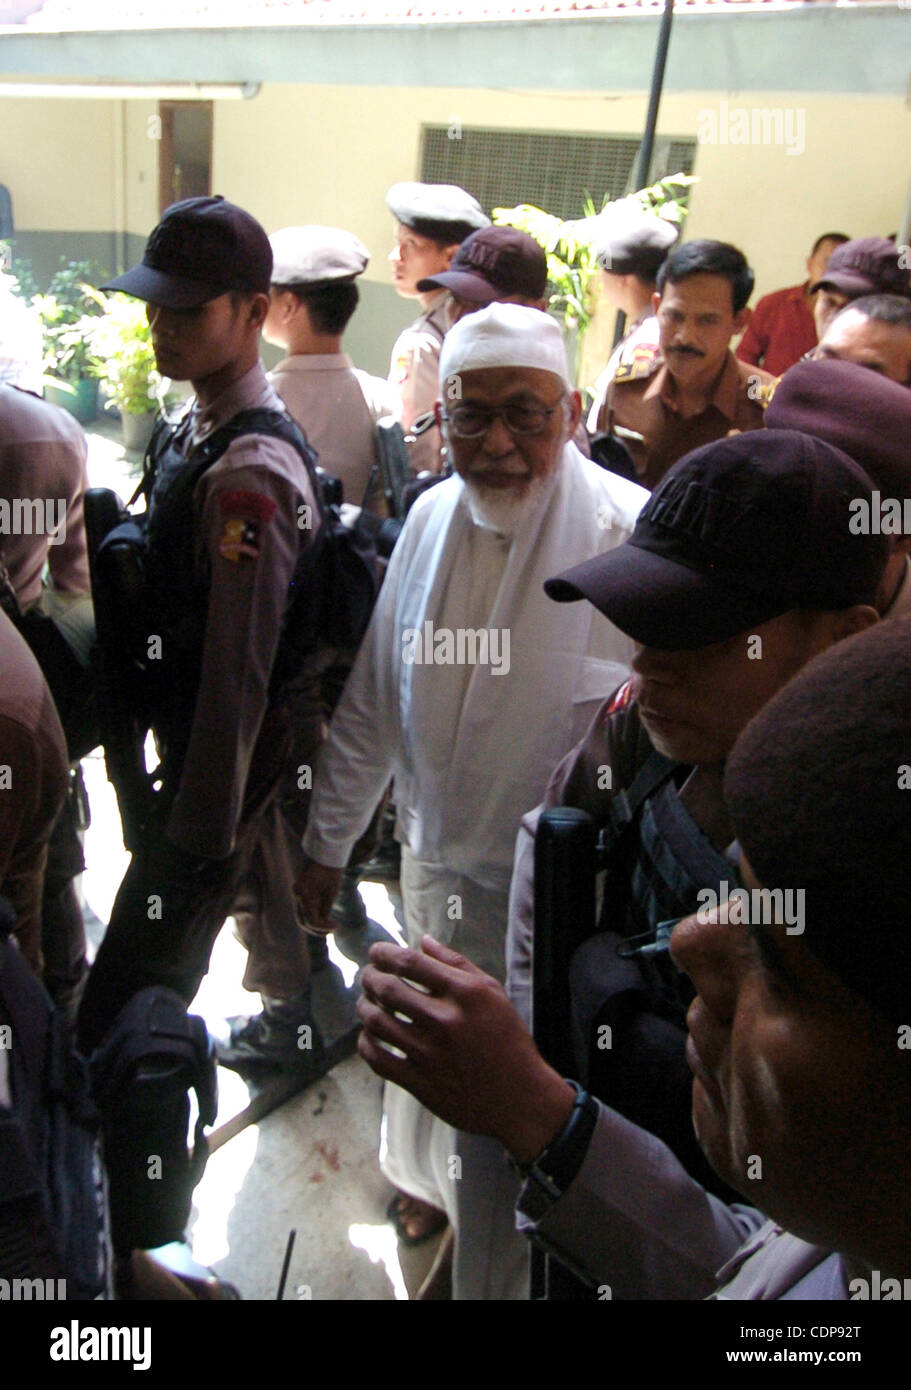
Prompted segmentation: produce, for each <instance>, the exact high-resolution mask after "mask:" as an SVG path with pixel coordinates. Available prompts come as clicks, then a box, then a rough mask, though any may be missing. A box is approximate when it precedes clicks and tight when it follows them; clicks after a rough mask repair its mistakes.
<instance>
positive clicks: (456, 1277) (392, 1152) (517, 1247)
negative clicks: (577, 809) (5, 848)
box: [380, 848, 529, 1299]
mask: <svg viewBox="0 0 911 1390" xmlns="http://www.w3.org/2000/svg"><path fill="white" fill-rule="evenodd" d="M401 882H402V898H403V901H404V907H405V932H406V935H407V938H408V943H409V945H410V946H414V947H417V946H419V945H420V941H421V937H422V936H423V935H424V934H425V933H429V935H431V936H433V937H435V938H436V940H437V941H440V942H442V943H443V944H444V945H446V946H450V947H451V948H452V950H454V951H459V952H460V953H461V954H462V955H464V956H467V957H468V959H469V960H471V961H473V962H474V964H476V965H478V966H479V967H480V968H481V969H482V970H485V971H486V972H487V973H488V974H490V975H493V976H495V977H496V979H498V980H500V981H502V980H504V978H505V974H506V964H505V956H504V941H505V936H506V921H507V907H508V897H509V895H508V894H507V893H505V892H498V891H497V890H495V889H490V888H484V887H482V886H481V884H479V883H475V882H474V881H473V880H472V879H469V878H466V877H465V876H464V875H462V874H457V873H454V872H453V871H452V870H449V869H446V868H444V867H443V866H441V865H438V864H424V863H422V862H421V861H420V860H417V859H415V858H414V856H413V855H411V854H410V853H409V851H408V850H406V849H404V848H403V850H402V880H401ZM384 1105H385V1144H384V1146H383V1150H382V1151H381V1155H380V1163H381V1166H382V1169H383V1172H384V1173H385V1174H386V1176H387V1177H388V1178H389V1181H390V1182H392V1183H394V1185H395V1186H396V1187H398V1188H400V1189H401V1190H402V1191H403V1192H408V1193H410V1194H411V1195H412V1196H414V1197H419V1198H421V1199H422V1200H423V1201H425V1202H430V1203H431V1204H432V1205H433V1206H436V1207H441V1208H442V1209H443V1210H445V1212H446V1214H447V1216H448V1218H449V1221H450V1223H451V1225H452V1227H453V1230H454V1232H455V1254H454V1261H453V1297H454V1298H459V1299H475V1298H478V1299H510V1298H513V1299H523V1298H527V1297H528V1258H529V1254H528V1251H529V1247H528V1242H527V1241H526V1239H525V1237H524V1236H520V1235H519V1234H518V1232H517V1231H516V1227H515V1201H516V1197H517V1196H518V1191H519V1180H518V1178H517V1177H516V1176H515V1174H514V1173H513V1172H512V1170H511V1169H510V1167H509V1165H508V1162H507V1158H506V1154H505V1152H504V1150H503V1147H502V1145H500V1144H498V1143H497V1142H496V1141H495V1140H492V1139H487V1138H484V1137H483V1136H481V1135H476V1134H465V1133H463V1132H462V1131H460V1130H455V1129H453V1128H452V1127H451V1126H450V1125H447V1124H445V1123H444V1122H443V1121H442V1120H438V1119H437V1118H436V1116H434V1115H432V1114H431V1113H430V1111H429V1110H425V1108H424V1107H423V1106H422V1105H421V1104H420V1103H419V1102H418V1101H416V1100H415V1099H414V1097H413V1096H411V1095H410V1094H409V1093H408V1092H407V1091H403V1090H402V1089H401V1087H399V1086H393V1085H391V1084H388V1083H387V1085H386V1089H385V1098H384Z"/></svg>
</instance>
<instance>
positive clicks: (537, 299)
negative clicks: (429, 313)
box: [418, 227, 547, 328]
mask: <svg viewBox="0 0 911 1390" xmlns="http://www.w3.org/2000/svg"><path fill="white" fill-rule="evenodd" d="M418 289H419V290H420V292H421V293H422V294H431V293H433V291H434V290H448V291H449V304H448V305H447V310H446V315H447V321H448V324H449V327H450V328H451V327H452V325H453V324H454V323H458V321H459V319H460V318H464V316H465V315H466V314H471V313H474V311H475V310H476V309H483V308H484V307H485V306H486V305H488V304H524V305H526V306H527V307H528V308H530V309H546V308H547V256H546V254H545V252H544V248H543V247H542V246H539V245H538V243H537V242H536V241H535V239H534V237H531V236H529V235H528V233H527V232H521V231H519V229H518V228H517V227H482V228H481V229H480V230H479V231H477V232H472V234H471V236H469V237H466V238H465V240H464V241H463V242H462V245H461V246H460V247H459V249H458V251H456V253H455V255H454V256H453V258H452V261H451V262H450V264H449V269H448V270H443V271H440V272H439V273H438V274H436V275H429V276H428V277H427V278H426V279H425V280H419V281H418Z"/></svg>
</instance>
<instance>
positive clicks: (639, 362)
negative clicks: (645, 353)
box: [614, 351, 659, 384]
mask: <svg viewBox="0 0 911 1390" xmlns="http://www.w3.org/2000/svg"><path fill="white" fill-rule="evenodd" d="M658 364H659V358H658V354H657V351H656V352H655V355H654V356H650V357H633V358H632V360H631V361H629V362H621V363H620V365H619V367H618V368H617V370H616V372H615V374H614V381H615V382H617V383H618V384H622V383H623V382H624V381H644V380H645V378H646V377H649V376H651V375H652V374H653V372H654V371H655V370H656V369H657V367H658Z"/></svg>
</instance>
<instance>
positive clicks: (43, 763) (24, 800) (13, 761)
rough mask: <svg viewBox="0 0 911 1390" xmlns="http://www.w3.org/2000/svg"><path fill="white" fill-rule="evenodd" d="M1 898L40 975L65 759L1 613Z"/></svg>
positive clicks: (29, 658) (39, 680)
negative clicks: (45, 898)
mask: <svg viewBox="0 0 911 1390" xmlns="http://www.w3.org/2000/svg"><path fill="white" fill-rule="evenodd" d="M0 669H2V671H3V681H2V683H0V764H2V765H3V766H4V767H5V768H6V769H7V772H6V777H7V779H8V782H7V785H8V788H9V789H8V790H6V791H5V792H4V793H3V794H2V795H0V893H2V894H3V896H4V897H5V898H8V899H9V902H10V904H11V906H12V908H13V911H14V912H15V914H16V937H17V940H18V942H19V948H20V950H21V951H22V954H23V956H24V958H25V960H26V962H27V963H28V965H30V966H31V968H32V969H33V970H34V971H35V973H36V974H37V973H39V972H40V970H41V898H42V889H43V886H44V872H45V864H46V861H47V847H48V842H49V841H50V838H51V832H52V830H53V828H54V824H55V822H56V820H57V816H58V814H59V811H60V807H61V806H62V805H63V798H64V796H65V795H66V789H67V786H68V785H69V757H68V754H67V749H66V739H65V738H64V734H63V729H62V728H61V726H60V720H59V718H58V716H57V710H56V708H55V706H54V701H53V699H52V697H51V692H50V690H49V689H48V687H47V682H46V681H45V679H44V676H43V675H42V674H41V669H40V667H39V665H38V663H37V661H36V660H35V658H34V657H33V655H32V653H31V651H30V650H29V648H28V647H27V646H26V643H25V641H24V640H23V638H22V637H20V635H19V633H18V632H17V631H16V629H15V628H14V627H13V624H12V623H11V622H10V620H9V618H8V617H7V616H6V614H5V613H0Z"/></svg>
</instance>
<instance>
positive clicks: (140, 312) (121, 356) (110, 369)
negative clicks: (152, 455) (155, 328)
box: [87, 290, 161, 453]
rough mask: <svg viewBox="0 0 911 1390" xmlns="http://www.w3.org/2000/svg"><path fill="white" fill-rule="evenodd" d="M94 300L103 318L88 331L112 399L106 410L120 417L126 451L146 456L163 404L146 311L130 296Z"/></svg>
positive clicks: (94, 321)
mask: <svg viewBox="0 0 911 1390" xmlns="http://www.w3.org/2000/svg"><path fill="white" fill-rule="evenodd" d="M92 298H93V300H94V301H95V303H96V304H97V305H98V306H99V308H100V310H101V313H100V316H99V317H97V318H91V319H89V320H87V330H88V335H89V339H90V342H91V347H92V351H93V353H94V354H95V356H96V357H97V359H98V361H99V363H100V368H99V375H100V379H101V385H102V387H103V389H104V391H105V392H106V393H107V396H108V400H107V402H106V406H105V408H108V407H110V408H112V409H116V410H117V411H119V413H120V422H121V427H122V430H123V445H124V448H125V449H129V450H131V451H136V452H138V453H142V452H143V451H144V450H145V447H146V444H147V443H148V441H149V436H150V435H151V432H152V425H153V424H154V422H155V416H156V414H157V412H158V408H159V406H160V404H161V396H160V392H161V376H160V375H159V373H158V370H157V368H156V366H155V351H154V348H153V347H152V335H151V333H150V332H149V324H148V320H147V318H146V306H145V304H144V303H143V302H142V300H139V299H133V298H131V297H130V296H129V295H125V294H103V293H102V292H101V291H100V290H93V291H92Z"/></svg>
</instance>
